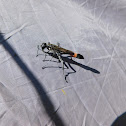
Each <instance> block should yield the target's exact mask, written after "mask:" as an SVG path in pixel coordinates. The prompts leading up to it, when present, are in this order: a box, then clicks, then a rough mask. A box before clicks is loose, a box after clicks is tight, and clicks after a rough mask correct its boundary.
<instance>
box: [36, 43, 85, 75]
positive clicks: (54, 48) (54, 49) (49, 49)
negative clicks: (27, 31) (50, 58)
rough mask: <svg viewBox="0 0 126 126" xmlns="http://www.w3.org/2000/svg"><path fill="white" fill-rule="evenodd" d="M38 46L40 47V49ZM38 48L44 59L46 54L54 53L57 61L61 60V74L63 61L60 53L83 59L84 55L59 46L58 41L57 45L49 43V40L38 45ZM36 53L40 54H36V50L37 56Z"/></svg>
mask: <svg viewBox="0 0 126 126" xmlns="http://www.w3.org/2000/svg"><path fill="white" fill-rule="evenodd" d="M39 47H41V49H40V48H39ZM38 50H42V51H43V52H44V53H45V58H44V60H45V59H46V56H47V54H49V53H52V54H53V55H56V56H57V58H58V60H59V62H61V63H62V65H63V67H62V69H63V74H64V61H63V60H62V57H61V55H63V54H68V55H69V56H70V57H71V58H72V57H75V58H78V59H84V57H83V56H82V55H81V54H78V53H74V52H73V51H70V50H67V49H65V48H62V47H60V44H59V43H58V44H57V45H54V44H51V43H50V42H48V43H42V45H40V46H39V45H38ZM38 55H41V54H38V51H37V56H38ZM44 60H43V61H44Z"/></svg>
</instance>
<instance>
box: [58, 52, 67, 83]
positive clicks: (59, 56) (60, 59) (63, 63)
mask: <svg viewBox="0 0 126 126" xmlns="http://www.w3.org/2000/svg"><path fill="white" fill-rule="evenodd" d="M57 56H58V58H59V61H60V62H61V63H62V70H63V75H64V65H65V66H66V64H65V62H64V61H63V60H62V58H61V54H60V53H57ZM66 67H67V68H68V66H66ZM64 79H65V81H66V82H67V80H66V76H65V75H64ZM67 83H68V82H67Z"/></svg>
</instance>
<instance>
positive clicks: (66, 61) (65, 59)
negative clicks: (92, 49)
mask: <svg viewBox="0 0 126 126" xmlns="http://www.w3.org/2000/svg"><path fill="white" fill-rule="evenodd" d="M46 54H48V55H49V56H51V57H52V58H55V59H58V56H57V55H55V54H53V53H49V52H47V53H46ZM61 58H62V60H63V65H64V66H65V67H66V68H64V69H69V68H70V69H71V70H73V72H68V73H67V74H66V75H65V81H66V82H67V77H68V76H69V75H70V74H73V73H76V70H75V69H74V68H73V67H72V66H71V64H74V65H77V66H79V67H81V68H83V69H85V70H89V71H91V72H93V73H96V74H100V72H99V71H98V70H96V69H94V68H91V67H89V66H86V65H83V64H81V63H78V62H76V61H74V60H73V59H72V57H71V56H62V55H61ZM43 61H51V62H58V61H53V60H52V59H51V60H45V59H44V60H43ZM59 62H60V61H59ZM45 68H62V67H54V66H43V67H42V69H45Z"/></svg>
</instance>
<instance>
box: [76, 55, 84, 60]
mask: <svg viewBox="0 0 126 126" xmlns="http://www.w3.org/2000/svg"><path fill="white" fill-rule="evenodd" d="M76 58H78V59H84V57H83V56H82V55H81V54H77V57H76Z"/></svg>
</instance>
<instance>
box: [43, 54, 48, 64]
mask: <svg viewBox="0 0 126 126" xmlns="http://www.w3.org/2000/svg"><path fill="white" fill-rule="evenodd" d="M46 56H47V54H46V53H45V57H44V59H43V62H44V61H45V59H46Z"/></svg>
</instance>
